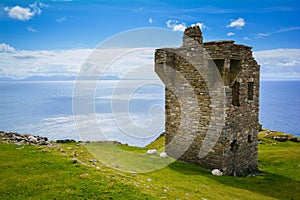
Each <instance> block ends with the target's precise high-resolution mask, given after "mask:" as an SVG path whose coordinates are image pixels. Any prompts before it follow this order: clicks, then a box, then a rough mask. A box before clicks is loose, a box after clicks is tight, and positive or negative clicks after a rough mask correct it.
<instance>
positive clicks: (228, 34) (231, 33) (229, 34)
mask: <svg viewBox="0 0 300 200" xmlns="http://www.w3.org/2000/svg"><path fill="white" fill-rule="evenodd" d="M234 35H235V33H233V32H229V33H227V36H234Z"/></svg>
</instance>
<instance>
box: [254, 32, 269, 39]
mask: <svg viewBox="0 0 300 200" xmlns="http://www.w3.org/2000/svg"><path fill="white" fill-rule="evenodd" d="M269 35H271V33H257V34H255V36H256V37H257V38H263V37H266V36H269Z"/></svg>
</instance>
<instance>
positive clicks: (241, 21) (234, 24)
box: [226, 17, 246, 29]
mask: <svg viewBox="0 0 300 200" xmlns="http://www.w3.org/2000/svg"><path fill="white" fill-rule="evenodd" d="M245 25H246V22H245V19H244V18H241V17H239V18H238V19H236V20H231V22H230V24H229V25H227V26H226V27H227V28H236V29H240V28H242V27H243V26H245Z"/></svg>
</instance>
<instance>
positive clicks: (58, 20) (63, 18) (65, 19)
mask: <svg viewBox="0 0 300 200" xmlns="http://www.w3.org/2000/svg"><path fill="white" fill-rule="evenodd" d="M65 21H67V18H66V17H61V18H58V19H56V22H58V23H62V22H65Z"/></svg>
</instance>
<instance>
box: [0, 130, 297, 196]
mask: <svg viewBox="0 0 300 200" xmlns="http://www.w3.org/2000/svg"><path fill="white" fill-rule="evenodd" d="M265 133H266V132H261V134H260V140H261V142H260V144H259V168H260V172H258V176H256V177H230V176H221V177H216V176H212V175H211V172H210V171H209V170H206V169H203V168H200V167H198V166H195V165H192V164H188V163H183V162H179V161H175V162H173V161H172V163H171V164H169V165H168V166H166V167H164V168H162V169H160V170H155V171H152V172H148V173H134V172H123V171H122V170H120V168H119V167H116V166H115V167H114V168H115V169H113V168H111V167H108V166H105V165H104V164H102V163H101V162H97V161H96V160H95V158H94V157H93V156H92V155H91V153H90V152H91V151H90V149H89V147H88V145H83V144H79V143H67V144H58V143H54V145H53V146H52V147H47V146H27V145H23V146H17V145H15V144H7V143H3V142H0V177H1V178H0V199H127V200H128V199H197V200H205V199H207V200H210V199H222V200H226V199H230V200H232V199H251V200H252V199H295V200H296V199H299V197H300V143H297V142H291V141H286V142H278V141H275V140H274V139H272V137H271V136H270V135H267V136H266V134H265ZM272 134H279V133H272ZM163 142H164V138H163V137H160V138H159V139H158V140H157V141H155V142H153V143H152V144H150V145H149V146H147V147H145V148H138V147H130V146H126V145H119V148H121V149H122V150H124V151H127V152H130V153H132V154H135V153H141V152H146V150H147V149H149V148H154V147H155V148H160V147H161V146H162V144H163ZM91 145H92V146H93V145H94V146H95V145H98V148H97V149H101V150H105V151H107V150H108V149H109V148H111V146H110V145H104V144H91ZM109 155H110V154H107V157H112V155H110V156H109ZM103 157H105V154H103ZM113 159H114V158H112V160H113ZM139 159H143V158H139ZM151 159H152V160H153V161H155V162H156V161H157V160H159V159H160V158H159V155H152V156H151ZM151 159H150V161H149V162H152V161H151ZM98 160H101V159H98ZM115 165H116V164H115ZM131 165H132V166H135V165H137V164H136V163H132V164H131Z"/></svg>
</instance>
